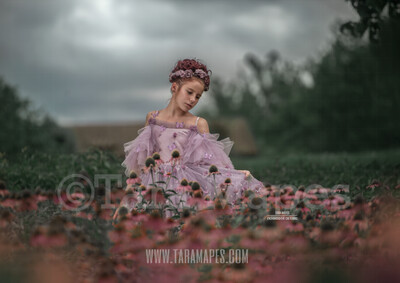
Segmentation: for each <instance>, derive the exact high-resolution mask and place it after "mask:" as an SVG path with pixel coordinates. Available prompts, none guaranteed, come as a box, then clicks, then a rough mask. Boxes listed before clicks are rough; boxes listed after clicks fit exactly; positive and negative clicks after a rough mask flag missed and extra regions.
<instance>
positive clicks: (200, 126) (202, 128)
mask: <svg viewBox="0 0 400 283" xmlns="http://www.w3.org/2000/svg"><path fill="white" fill-rule="evenodd" d="M197 130H198V131H199V133H201V134H204V133H207V134H209V133H210V129H209V127H208V123H207V120H206V119H203V118H200V119H199V122H198V123H197ZM238 171H240V172H242V173H243V174H244V178H245V179H247V178H249V177H250V176H251V173H250V171H248V170H238Z"/></svg>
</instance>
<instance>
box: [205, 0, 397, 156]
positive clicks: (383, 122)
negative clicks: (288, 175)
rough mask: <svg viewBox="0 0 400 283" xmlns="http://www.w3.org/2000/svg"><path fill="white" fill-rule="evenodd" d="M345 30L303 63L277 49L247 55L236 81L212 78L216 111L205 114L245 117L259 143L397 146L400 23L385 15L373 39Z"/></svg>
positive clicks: (313, 147)
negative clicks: (263, 54)
mask: <svg viewBox="0 0 400 283" xmlns="http://www.w3.org/2000/svg"><path fill="white" fill-rule="evenodd" d="M352 2H354V1H352ZM359 2H362V1H359ZM378 2H379V1H378ZM386 2H388V1H386ZM392 2H393V1H392ZM391 13H392V14H393V12H391ZM374 17H375V16H374ZM341 27H342V31H343V33H340V32H339V31H337V32H336V34H335V38H336V39H335V40H334V42H333V44H332V46H331V48H330V49H329V51H327V52H325V54H324V55H323V56H321V58H319V59H318V60H316V61H313V60H309V61H308V62H307V63H306V64H303V65H301V66H296V65H294V64H292V63H290V62H289V61H287V60H284V59H283V58H282V57H281V56H280V55H279V53H278V52H276V51H271V52H269V53H268V54H267V56H266V58H258V57H257V56H255V55H253V54H248V55H246V56H245V59H244V61H245V63H246V65H245V66H246V69H245V70H242V72H241V74H240V75H239V76H238V78H237V79H236V80H235V81H233V82H222V81H221V80H220V79H218V78H217V79H215V80H214V81H213V85H212V88H211V92H212V93H211V96H212V97H213V99H214V102H215V105H216V108H217V112H216V113H212V112H205V113H202V115H206V116H207V115H208V117H210V118H211V117H218V116H228V117H229V116H243V117H245V118H246V119H247V121H248V123H249V125H250V126H251V128H252V130H253V132H254V134H255V136H256V137H257V138H258V139H259V141H260V142H262V143H263V144H265V145H266V146H269V145H270V146H275V147H277V148H286V149H287V148H293V149H299V150H305V151H359V150H370V149H383V148H390V147H398V146H399V145H400V123H399V122H398V121H399V109H400V85H399V83H400V81H399V78H400V66H399V63H400V52H399V50H400V44H399V43H400V42H399V37H400V20H399V19H398V17H397V16H396V17H394V16H393V17H390V18H386V19H380V22H379V37H378V36H373V37H374V39H373V40H368V38H365V37H363V38H362V39H360V38H359V37H358V36H354V35H353V34H350V35H348V32H346V31H345V30H346V27H345V28H343V25H342V26H341ZM338 30H339V28H338ZM364 32H367V31H364ZM357 35H358V34H357Z"/></svg>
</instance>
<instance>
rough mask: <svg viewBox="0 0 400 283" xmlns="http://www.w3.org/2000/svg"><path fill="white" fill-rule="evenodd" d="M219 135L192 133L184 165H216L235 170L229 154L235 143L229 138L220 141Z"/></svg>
mask: <svg viewBox="0 0 400 283" xmlns="http://www.w3.org/2000/svg"><path fill="white" fill-rule="evenodd" d="M218 138H219V134H209V133H205V134H199V133H197V132H194V131H192V132H191V134H190V136H189V138H188V143H187V146H186V149H185V151H184V153H183V156H182V161H183V163H189V164H190V163H192V164H205V165H216V166H217V167H222V168H230V169H234V167H233V164H232V161H231V160H230V158H229V157H228V156H229V153H230V151H231V149H232V146H233V141H231V140H230V139H229V138H225V139H223V140H220V141H218Z"/></svg>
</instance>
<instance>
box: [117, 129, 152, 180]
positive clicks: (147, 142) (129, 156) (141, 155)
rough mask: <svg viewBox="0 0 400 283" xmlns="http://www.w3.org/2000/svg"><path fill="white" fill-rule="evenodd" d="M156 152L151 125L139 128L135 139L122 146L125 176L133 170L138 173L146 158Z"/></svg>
mask: <svg viewBox="0 0 400 283" xmlns="http://www.w3.org/2000/svg"><path fill="white" fill-rule="evenodd" d="M157 150H158V145H157V141H156V139H155V138H154V137H153V131H152V129H151V125H148V126H146V127H144V128H141V129H140V130H139V131H138V136H137V137H136V139H134V140H132V141H130V142H127V143H125V144H124V151H125V160H124V162H122V166H123V167H126V169H125V175H126V176H129V173H130V172H131V171H132V170H134V171H135V172H136V173H138V174H139V173H140V169H141V168H143V167H144V166H145V162H146V159H147V157H149V156H150V155H152V154H153V153H154V152H155V151H157Z"/></svg>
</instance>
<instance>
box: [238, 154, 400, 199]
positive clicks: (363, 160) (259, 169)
mask: <svg viewBox="0 0 400 283" xmlns="http://www.w3.org/2000/svg"><path fill="white" fill-rule="evenodd" d="M232 162H233V163H234V164H235V168H238V169H242V168H243V169H244V168H245V169H247V170H249V171H250V172H251V173H252V174H253V175H254V177H256V178H258V179H259V180H261V181H263V182H265V183H269V184H272V185H293V186H295V187H299V186H301V185H303V186H306V187H307V186H310V185H312V184H319V185H321V186H323V187H328V188H332V187H333V186H335V185H338V184H346V185H349V189H350V192H351V194H352V195H353V196H354V195H355V194H357V193H364V191H365V190H366V186H368V185H370V184H372V183H373V182H379V183H381V184H382V187H384V186H388V187H389V188H390V189H393V188H394V187H396V186H397V185H398V184H400V149H396V150H386V151H373V152H358V153H346V152H344V153H319V154H317V153H293V152H292V153H285V154H280V153H277V152H271V151H268V150H264V152H262V153H261V154H260V155H259V156H258V157H255V158H246V157H233V158H232ZM368 192H369V191H368ZM367 196H369V194H368V193H367Z"/></svg>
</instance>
